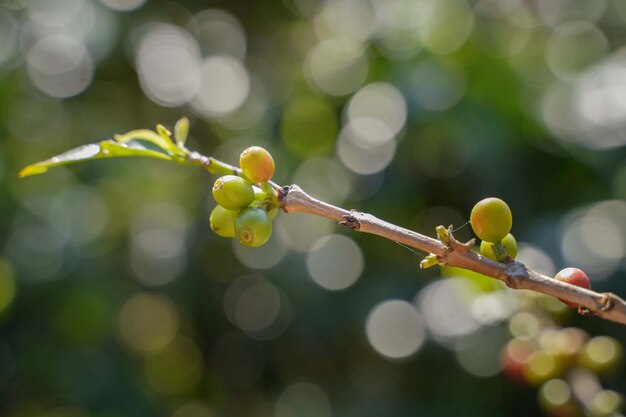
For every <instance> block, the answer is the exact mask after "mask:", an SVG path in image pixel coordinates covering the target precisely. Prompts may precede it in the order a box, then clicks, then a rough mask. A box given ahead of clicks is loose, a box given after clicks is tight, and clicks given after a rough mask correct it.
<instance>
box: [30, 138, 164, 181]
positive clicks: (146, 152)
mask: <svg viewBox="0 0 626 417" xmlns="http://www.w3.org/2000/svg"><path fill="white" fill-rule="evenodd" d="M121 156H147V157H151V158H158V159H165V160H172V157H171V156H169V155H166V154H164V153H161V152H157V151H153V150H151V149H146V148H145V147H144V146H142V145H140V144H138V143H119V142H115V141H113V140H105V141H102V142H100V143H91V144H89V145H83V146H79V147H78V148H74V149H72V150H69V151H67V152H64V153H62V154H60V155H57V156H53V157H52V158H50V159H47V160H45V161H41V162H36V163H34V164H31V165H28V166H27V167H25V168H23V169H22V170H21V171H20V172H19V176H20V177H21V178H23V177H28V176H30V175H36V174H43V173H44V172H46V171H47V170H48V168H52V167H55V166H59V165H67V164H72V163H75V162H81V161H89V160H92V159H102V158H115V157H121Z"/></svg>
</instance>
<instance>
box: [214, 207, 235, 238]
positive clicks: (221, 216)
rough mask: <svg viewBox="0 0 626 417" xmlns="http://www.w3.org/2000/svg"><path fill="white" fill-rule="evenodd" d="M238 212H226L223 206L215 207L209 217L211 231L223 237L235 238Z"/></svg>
mask: <svg viewBox="0 0 626 417" xmlns="http://www.w3.org/2000/svg"><path fill="white" fill-rule="evenodd" d="M238 214H239V212H238V211H232V210H226V209H225V208H224V207H222V206H219V205H218V206H215V208H214V209H213V211H212V212H211V216H210V217H209V223H210V224H211V229H212V230H213V231H214V232H215V233H216V234H217V235H218V236H221V237H235V221H236V220H237V215H238Z"/></svg>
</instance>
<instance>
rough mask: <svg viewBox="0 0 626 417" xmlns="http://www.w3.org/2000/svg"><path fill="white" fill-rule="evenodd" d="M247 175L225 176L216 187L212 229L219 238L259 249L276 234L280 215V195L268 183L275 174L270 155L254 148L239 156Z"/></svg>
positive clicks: (217, 181) (216, 183)
mask: <svg viewBox="0 0 626 417" xmlns="http://www.w3.org/2000/svg"><path fill="white" fill-rule="evenodd" d="M239 166H240V167H241V171H242V174H243V176H242V177H239V176H236V175H224V176H223V177H220V178H218V179H217V180H216V181H215V184H214V185H213V198H215V201H216V202H217V206H216V207H215V208H214V209H213V211H212V212H211V216H210V223H211V229H212V230H213V231H214V232H215V233H216V234H217V235H219V236H222V237H226V238H233V237H236V238H237V240H238V241H239V242H240V243H241V244H242V245H245V246H251V247H258V246H261V245H263V244H264V243H265V242H267V241H268V240H269V238H270V236H271V235H272V220H273V219H274V218H275V217H276V214H277V213H278V201H277V198H276V193H275V192H274V190H273V189H272V188H271V187H270V186H269V184H268V181H269V180H270V179H271V178H272V176H273V175H274V159H273V158H272V155H270V153H269V152H268V151H267V150H265V149H263V148H261V147H259V146H252V147H250V148H247V149H246V150H244V151H243V152H242V153H241V155H240V156H239Z"/></svg>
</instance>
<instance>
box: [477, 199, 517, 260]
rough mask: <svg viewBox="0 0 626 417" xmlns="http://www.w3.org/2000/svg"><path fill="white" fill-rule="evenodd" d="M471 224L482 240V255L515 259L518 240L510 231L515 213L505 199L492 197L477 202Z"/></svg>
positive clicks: (495, 258)
mask: <svg viewBox="0 0 626 417" xmlns="http://www.w3.org/2000/svg"><path fill="white" fill-rule="evenodd" d="M470 224H471V225H472V229H473V230H474V233H476V236H478V237H479V238H480V239H481V240H482V242H481V243H480V254H481V255H483V256H485V257H487V258H489V259H492V260H494V261H499V262H506V261H508V260H513V259H515V256H516V255H517V241H516V240H515V237H513V235H512V234H511V233H510V231H511V227H512V226H513V215H512V214H511V209H510V208H509V206H508V205H507V204H506V203H505V202H504V201H502V200H500V199H499V198H495V197H490V198H485V199H484V200H481V201H479V202H478V203H476V205H475V206H474V208H473V209H472V213H471V214H470Z"/></svg>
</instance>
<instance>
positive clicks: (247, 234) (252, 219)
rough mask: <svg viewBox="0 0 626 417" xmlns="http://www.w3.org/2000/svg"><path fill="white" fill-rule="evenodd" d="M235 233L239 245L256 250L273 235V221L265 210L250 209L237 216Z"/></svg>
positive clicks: (258, 208)
mask: <svg viewBox="0 0 626 417" xmlns="http://www.w3.org/2000/svg"><path fill="white" fill-rule="evenodd" d="M235 232H236V235H237V240H239V243H241V244H242V245H244V246H250V247H253V248H256V247H258V246H261V245H263V244H264V243H265V242H267V241H268V240H269V238H270V236H271V235H272V221H271V220H270V217H269V215H268V214H267V211H265V209H263V208H260V207H248V208H246V209H244V210H242V211H241V212H240V213H239V215H238V216H237V220H236V221H235Z"/></svg>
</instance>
